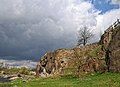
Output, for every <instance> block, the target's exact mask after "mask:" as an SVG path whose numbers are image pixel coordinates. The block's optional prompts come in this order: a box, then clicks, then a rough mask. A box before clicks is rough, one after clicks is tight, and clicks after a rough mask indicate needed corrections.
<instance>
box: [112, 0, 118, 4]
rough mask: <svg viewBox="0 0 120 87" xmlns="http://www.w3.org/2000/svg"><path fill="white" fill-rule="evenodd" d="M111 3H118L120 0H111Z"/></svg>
mask: <svg viewBox="0 0 120 87" xmlns="http://www.w3.org/2000/svg"><path fill="white" fill-rule="evenodd" d="M112 3H113V4H119V5H120V0H112Z"/></svg>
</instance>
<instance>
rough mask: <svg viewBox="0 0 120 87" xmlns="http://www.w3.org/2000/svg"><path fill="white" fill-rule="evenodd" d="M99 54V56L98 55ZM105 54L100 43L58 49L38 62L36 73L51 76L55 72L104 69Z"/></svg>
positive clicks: (67, 72) (65, 72)
mask: <svg viewBox="0 0 120 87" xmlns="http://www.w3.org/2000/svg"><path fill="white" fill-rule="evenodd" d="M97 55H99V57H100V58H99V57H98V56H97ZM104 64H105V63H104V55H103V52H102V50H101V46H99V45H98V44H92V45H87V46H85V47H75V48H73V49H58V50H56V51H54V52H48V53H46V54H45V55H44V56H43V57H42V58H41V59H40V61H39V62H38V64H37V69H36V72H37V73H36V74H37V75H41V76H43V74H44V76H49V75H54V74H70V73H81V72H85V73H89V72H96V71H99V70H100V69H102V68H101V67H103V65H104Z"/></svg>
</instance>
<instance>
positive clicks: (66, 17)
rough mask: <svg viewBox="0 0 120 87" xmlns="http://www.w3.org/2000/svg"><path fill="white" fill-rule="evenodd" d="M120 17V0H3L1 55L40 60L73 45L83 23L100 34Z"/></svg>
mask: <svg viewBox="0 0 120 87" xmlns="http://www.w3.org/2000/svg"><path fill="white" fill-rule="evenodd" d="M117 18H120V0H0V58H2V59H3V58H7V59H31V60H38V59H39V58H40V57H41V55H43V54H45V52H47V51H51V50H55V49H57V48H64V47H74V46H75V44H76V41H77V31H78V30H79V29H80V27H82V26H88V27H89V28H91V29H93V33H94V34H95V37H94V39H93V40H91V41H92V42H96V41H98V40H99V36H100V33H101V32H102V33H103V31H104V30H105V29H107V28H108V27H109V26H110V25H111V24H112V23H114V22H115V21H116V19H117Z"/></svg>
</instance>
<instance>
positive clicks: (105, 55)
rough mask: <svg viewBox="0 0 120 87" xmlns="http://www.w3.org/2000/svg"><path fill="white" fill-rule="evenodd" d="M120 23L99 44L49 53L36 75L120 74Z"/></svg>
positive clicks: (42, 60) (109, 29)
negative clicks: (111, 72)
mask: <svg viewBox="0 0 120 87" xmlns="http://www.w3.org/2000/svg"><path fill="white" fill-rule="evenodd" d="M119 53H120V23H119V22H115V23H114V24H113V25H112V26H110V27H109V28H108V29H107V30H106V31H105V33H104V34H103V35H102V37H101V40H100V42H99V43H94V44H90V45H86V46H81V47H75V48H71V49H58V50H56V51H54V52H47V53H46V54H45V55H44V56H43V57H42V58H41V59H40V61H39V62H38V64H37V68H36V75H41V76H43V75H44V76H45V77H46V76H49V75H54V74H71V73H74V74H76V73H77V74H80V73H92V72H97V71H99V72H105V71H106V70H108V71H115V72H120V54H119Z"/></svg>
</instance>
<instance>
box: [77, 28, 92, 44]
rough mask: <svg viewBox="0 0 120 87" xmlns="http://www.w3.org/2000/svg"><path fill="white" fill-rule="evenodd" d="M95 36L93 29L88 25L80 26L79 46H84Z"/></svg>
mask: <svg viewBox="0 0 120 87" xmlns="http://www.w3.org/2000/svg"><path fill="white" fill-rule="evenodd" d="M92 37H93V33H92V30H91V29H89V28H88V27H86V26H85V27H83V28H80V30H79V31H78V41H77V46H80V45H81V44H83V45H84V46H85V45H86V44H87V43H88V40H89V39H91V38H92Z"/></svg>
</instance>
